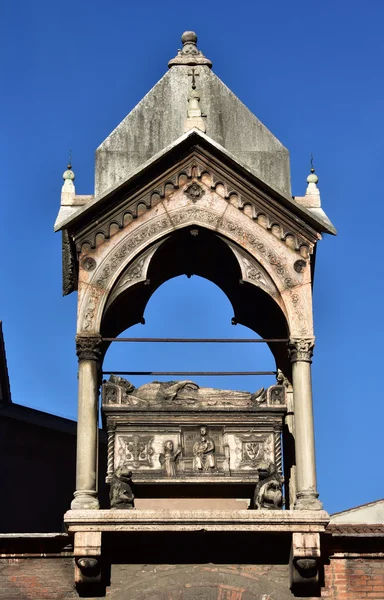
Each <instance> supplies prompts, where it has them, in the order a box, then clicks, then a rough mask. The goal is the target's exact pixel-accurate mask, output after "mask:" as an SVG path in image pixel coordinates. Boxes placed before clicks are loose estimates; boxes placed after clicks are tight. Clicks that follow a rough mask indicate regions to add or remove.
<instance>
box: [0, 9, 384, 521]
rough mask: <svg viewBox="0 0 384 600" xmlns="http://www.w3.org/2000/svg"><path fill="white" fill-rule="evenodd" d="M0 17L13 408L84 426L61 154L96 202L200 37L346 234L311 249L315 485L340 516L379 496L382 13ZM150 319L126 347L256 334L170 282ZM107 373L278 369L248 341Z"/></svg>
mask: <svg viewBox="0 0 384 600" xmlns="http://www.w3.org/2000/svg"><path fill="white" fill-rule="evenodd" d="M0 21H1V32H0V33H1V35H0V37H1V41H0V45H1V56H2V68H1V73H2V76H1V80H2V94H1V98H2V99H1V104H2V107H1V108H2V110H1V114H0V119H1V130H2V144H1V171H2V176H1V192H2V193H1V205H0V206H1V208H0V275H1V293H0V319H2V320H3V325H4V332H5V341H6V349H7V355H8V364H9V372H10V377H11V388H12V395H13V401H14V402H16V403H20V404H25V405H27V406H31V407H34V408H37V409H40V410H45V411H48V412H52V413H55V414H58V415H62V416H65V417H69V418H72V419H75V418H76V407H77V398H76V386H77V382H76V368H77V366H76V365H77V361H76V357H75V349H74V335H75V320H76V295H75V294H72V295H71V296H69V297H66V298H62V297H61V241H60V235H59V234H54V233H53V223H54V220H55V217H56V214H57V211H58V208H59V202H60V189H61V185H62V179H61V176H62V172H63V170H64V169H65V167H66V163H67V157H68V149H69V148H72V153H73V166H74V170H75V173H76V190H77V193H79V194H91V193H93V169H94V151H95V149H96V147H97V146H98V145H99V144H100V143H101V142H102V140H103V139H104V138H105V137H106V136H107V135H108V134H109V133H110V131H112V129H114V127H115V126H116V125H117V124H118V123H119V122H120V121H121V119H122V118H123V117H124V116H125V115H126V114H127V113H128V112H129V111H130V110H131V109H132V108H133V107H134V106H135V104H136V103H137V102H138V101H139V100H140V99H141V98H142V97H143V96H144V94H145V93H146V92H147V91H148V90H149V89H150V88H151V87H152V86H153V85H154V84H155V83H156V81H158V79H160V77H161V76H162V75H163V73H164V72H165V71H166V70H167V62H168V60H169V59H170V58H172V57H173V56H174V55H175V54H176V51H177V48H179V47H180V45H181V44H180V35H181V33H182V32H183V31H184V30H186V29H194V30H196V31H197V33H198V36H199V47H200V48H201V49H202V50H203V52H204V53H205V55H206V56H208V57H209V58H210V59H211V60H212V61H213V68H214V71H215V72H216V74H217V75H218V76H219V77H220V78H221V79H222V80H223V81H224V82H225V83H226V84H227V85H228V86H229V87H230V88H231V89H232V90H233V91H234V92H235V93H236V94H237V95H238V96H239V97H240V99H241V100H242V101H243V102H244V103H245V104H246V105H247V106H248V107H249V108H250V109H251V110H252V111H253V112H254V113H255V114H256V115H257V116H258V118H259V119H260V120H261V121H262V122H263V123H264V124H265V125H266V126H267V127H268V128H269V129H271V130H272V131H273V133H275V135H277V137H278V138H279V139H280V140H281V141H282V142H283V143H284V144H285V145H286V146H287V147H288V148H289V150H290V153H291V166H292V191H293V194H295V195H302V194H303V193H304V191H305V185H306V184H305V179H306V176H307V174H308V169H309V157H310V154H311V152H313V154H314V156H315V166H316V171H317V173H318V175H319V178H320V182H319V186H320V189H321V196H322V202H323V207H324V209H325V211H326V212H327V214H328V215H329V217H330V218H331V220H332V221H333V223H334V224H335V225H336V227H337V228H338V231H339V235H338V237H336V238H333V237H326V238H325V239H324V240H323V241H322V242H320V243H319V247H318V255H317V269H316V278H315V289H314V293H315V327H316V336H317V346H316V351H315V357H314V363H313V377H314V402H315V418H316V422H315V426H316V443H317V458H318V476H319V489H320V492H321V497H322V499H323V501H324V504H325V507H326V508H327V509H328V510H329V511H330V512H333V511H337V510H342V509H344V508H348V507H350V506H353V505H357V504H360V503H364V502H368V501H373V500H375V499H378V498H380V497H382V496H384V493H383V483H382V464H381V460H382V449H383V441H382V439H383V437H382V427H383V416H384V409H383V384H382V380H381V378H380V377H379V374H380V373H381V372H382V371H381V369H382V368H383V357H382V341H383V338H384V331H383V316H382V310H383V309H382V298H383V291H384V289H383V288H384V283H383V279H384V278H383V261H382V241H381V238H382V235H381V219H382V218H383V193H382V185H383V184H382V182H381V178H382V169H383V166H382V163H383V156H382V154H383V150H382V148H383V123H384V111H383V92H384V82H383V58H384V57H383V54H384V52H383V44H384V42H383V39H384V38H383V35H382V23H383V21H384V4H383V3H382V2H380V1H379V0H375V1H373V0H367V1H365V2H360V1H359V2H358V1H356V0H354V1H348V2H347V1H346V0H340V1H339V2H332V1H330V0H323V2H317V3H310V2H307V1H306V2H304V1H303V0H298V1H295V2H290V3H288V2H286V1H283V0H276V1H275V2H254V1H251V0H247V1H243V2H238V3H233V2H225V1H224V0H220V1H219V0H214V1H211V2H201V1H200V0H194V2H184V3H182V2H180V0H178V1H177V2H176V1H165V2H154V1H153V0H147V2H145V3H133V2H127V1H126V0H125V1H122V0H115V1H114V2H104V1H101V0H94V1H92V2H90V1H88V2H87V1H83V2H78V3H75V4H73V3H72V4H70V3H69V4H68V2H62V1H61V0H60V1H58V0H56V1H55V2H52V1H51V0H50V1H48V0H36V1H35V2H29V1H28V0H15V1H14V2H3V3H2V5H1V8H0ZM187 315H188V316H187ZM145 316H146V321H147V325H146V326H145V327H143V326H136V327H135V328H133V329H131V330H130V335H131V334H132V335H148V336H155V335H159V336H162V335H169V336H172V335H173V336H200V335H203V336H207V337H208V336H227V337H228V336H235V335H236V336H239V337H242V336H243V337H244V336H245V335H250V334H251V332H249V331H247V330H245V329H243V328H241V327H233V326H231V325H230V319H231V317H232V311H231V307H230V305H229V302H228V300H227V299H226V298H225V296H224V295H223V294H222V293H221V292H220V291H219V290H218V288H215V286H214V285H213V284H211V283H209V282H206V281H204V280H201V279H199V278H197V277H193V278H192V279H190V280H188V279H186V278H185V277H182V278H178V279H176V280H173V281H170V282H168V283H167V284H165V285H164V286H163V287H162V288H160V289H159V290H158V291H157V293H156V294H155V295H154V296H153V298H152V299H151V302H150V304H149V306H148V309H147V312H146V315H145ZM105 368H111V369H112V368H120V369H126V370H130V369H147V368H151V369H154V370H167V369H176V370H182V369H187V370H188V369H191V370H201V369H206V370H216V369H217V370H220V369H222V370H225V369H234V370H237V369H239V370H259V369H260V370H264V369H270V368H273V362H272V358H271V356H270V355H269V353H268V351H267V349H266V348H263V349H262V348H250V347H249V346H248V345H246V346H236V348H234V347H230V346H225V347H223V348H221V347H218V346H214V347H209V348H208V347H205V348H203V349H201V348H197V347H196V346H192V347H186V346H183V347H178V348H176V349H174V348H172V347H170V346H167V347H164V348H161V351H160V349H159V347H158V346H154V347H149V346H145V347H144V346H140V347H138V346H135V347H133V348H130V347H128V346H127V345H124V347H123V345H122V344H121V345H119V347H117V345H116V347H115V348H114V349H113V350H112V351H110V352H109V353H108V355H107V358H106V363H105ZM135 383H137V384H139V383H140V381H139V380H137V381H136V380H135ZM201 383H204V384H205V385H207V384H208V385H217V386H219V387H235V388H240V389H252V390H253V389H256V388H258V387H260V385H261V382H260V381H259V380H252V379H245V380H235V379H230V380H227V379H225V380H223V379H218V380H213V379H210V380H209V383H208V382H207V381H201ZM262 383H265V382H262ZM267 383H268V382H267Z"/></svg>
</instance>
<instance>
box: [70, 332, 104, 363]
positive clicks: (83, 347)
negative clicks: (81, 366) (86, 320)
mask: <svg viewBox="0 0 384 600" xmlns="http://www.w3.org/2000/svg"><path fill="white" fill-rule="evenodd" d="M101 344H102V338H101V335H92V336H89V335H77V336H76V354H77V356H78V359H79V361H80V360H95V361H99V360H100V359H101Z"/></svg>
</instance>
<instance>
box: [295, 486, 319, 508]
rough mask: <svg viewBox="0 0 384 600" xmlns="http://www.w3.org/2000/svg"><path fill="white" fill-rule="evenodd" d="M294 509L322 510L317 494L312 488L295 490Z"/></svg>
mask: <svg viewBox="0 0 384 600" xmlns="http://www.w3.org/2000/svg"><path fill="white" fill-rule="evenodd" d="M293 508H294V510H323V503H322V502H320V500H319V494H318V493H317V492H316V491H314V490H305V491H302V492H297V494H296V501H295V505H294V507H293Z"/></svg>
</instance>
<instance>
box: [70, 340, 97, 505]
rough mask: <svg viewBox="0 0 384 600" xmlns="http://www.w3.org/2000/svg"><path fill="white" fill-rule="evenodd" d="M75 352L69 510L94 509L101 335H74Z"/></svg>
mask: <svg viewBox="0 0 384 600" xmlns="http://www.w3.org/2000/svg"><path fill="white" fill-rule="evenodd" d="M76 354H77V356H78V359H79V383H78V385H79V392H78V421H77V454H76V491H75V493H74V499H73V500H72V504H71V509H72V510H86V509H97V508H99V501H98V499H97V475H98V473H97V463H98V427H99V426H98V420H99V415H98V404H99V383H100V366H101V337H100V336H99V335H93V336H80V335H78V336H76Z"/></svg>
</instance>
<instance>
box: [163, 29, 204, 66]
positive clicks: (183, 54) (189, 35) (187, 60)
mask: <svg viewBox="0 0 384 600" xmlns="http://www.w3.org/2000/svg"><path fill="white" fill-rule="evenodd" d="M181 41H182V42H183V47H182V49H181V50H178V53H177V56H175V58H172V59H171V60H170V61H169V63H168V67H169V68H171V67H174V66H175V65H187V66H191V67H193V66H195V65H205V66H207V67H209V68H212V62H211V61H210V60H209V59H208V58H206V57H205V56H204V54H203V53H202V52H201V51H200V50H199V49H198V48H197V46H196V43H197V35H196V33H195V32H194V31H184V33H183V35H182V36H181Z"/></svg>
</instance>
